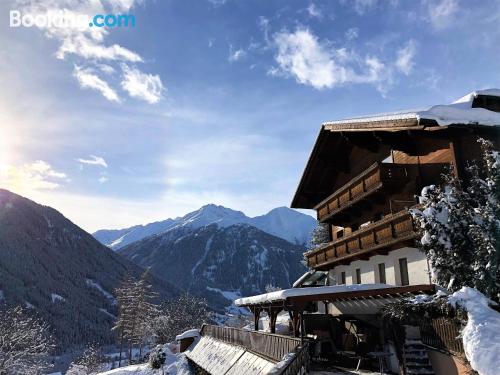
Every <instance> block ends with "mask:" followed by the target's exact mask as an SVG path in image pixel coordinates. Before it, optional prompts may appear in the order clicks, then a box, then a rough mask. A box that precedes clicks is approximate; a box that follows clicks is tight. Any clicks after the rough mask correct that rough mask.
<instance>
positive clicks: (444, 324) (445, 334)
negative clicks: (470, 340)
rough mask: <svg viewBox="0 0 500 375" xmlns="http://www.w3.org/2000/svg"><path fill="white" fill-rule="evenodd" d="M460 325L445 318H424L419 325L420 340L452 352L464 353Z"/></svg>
mask: <svg viewBox="0 0 500 375" xmlns="http://www.w3.org/2000/svg"><path fill="white" fill-rule="evenodd" d="M461 328H462V327H461V325H460V324H459V323H456V322H453V321H450V320H449V319H445V318H437V319H426V320H424V321H423V322H422V323H421V325H420V332H421V337H422V342H423V343H424V344H426V345H429V346H431V347H433V348H436V349H439V350H445V351H448V352H452V353H464V347H463V344H462V338H461V337H460V329H461Z"/></svg>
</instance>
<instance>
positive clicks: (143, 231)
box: [94, 203, 316, 249]
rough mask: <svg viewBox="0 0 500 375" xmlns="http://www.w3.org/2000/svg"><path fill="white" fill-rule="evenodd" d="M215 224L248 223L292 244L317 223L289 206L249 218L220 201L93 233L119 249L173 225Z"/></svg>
mask: <svg viewBox="0 0 500 375" xmlns="http://www.w3.org/2000/svg"><path fill="white" fill-rule="evenodd" d="M211 224H216V225H217V226H218V227H220V228H225V227H229V226H231V225H234V224H247V225H251V226H254V227H256V228H258V229H260V230H262V231H264V232H267V233H269V234H272V235H274V236H277V237H280V238H283V239H285V240H287V241H289V242H292V243H300V244H303V243H306V242H307V241H308V240H309V236H310V234H311V232H312V230H313V229H314V227H315V226H316V220H315V219H314V218H312V217H311V216H309V215H304V214H302V213H300V212H298V211H295V210H292V209H291V208H288V207H277V208H274V209H272V210H271V211H269V212H268V213H267V214H265V215H261V216H256V217H253V218H251V217H248V216H246V215H245V214H244V213H243V212H241V211H237V210H233V209H231V208H228V207H224V206H221V205H217V204H213V203H210V204H206V205H204V206H202V207H200V208H199V209H197V210H196V211H192V212H190V213H188V214H186V215H184V216H182V217H177V218H175V219H167V220H164V221H160V222H156V223H151V224H147V225H144V226H135V227H131V228H126V229H122V230H119V231H114V232H110V231H104V230H101V231H97V232H96V233H94V236H95V237H96V238H97V239H98V240H99V241H101V242H102V243H103V244H105V245H107V246H110V247H111V248H114V249H120V248H122V247H124V246H126V245H128V244H130V243H132V242H134V241H138V240H140V239H143V238H145V237H148V236H152V235H155V234H161V233H164V232H166V231H170V230H172V229H174V228H179V227H186V228H192V229H197V228H200V227H203V226H207V225H211Z"/></svg>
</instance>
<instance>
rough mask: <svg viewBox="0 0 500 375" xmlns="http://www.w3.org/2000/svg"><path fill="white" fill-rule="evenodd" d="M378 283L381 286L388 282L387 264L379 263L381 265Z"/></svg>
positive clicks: (379, 266)
mask: <svg viewBox="0 0 500 375" xmlns="http://www.w3.org/2000/svg"><path fill="white" fill-rule="evenodd" d="M378 282H379V283H380V284H386V280H385V263H379V265H378Z"/></svg>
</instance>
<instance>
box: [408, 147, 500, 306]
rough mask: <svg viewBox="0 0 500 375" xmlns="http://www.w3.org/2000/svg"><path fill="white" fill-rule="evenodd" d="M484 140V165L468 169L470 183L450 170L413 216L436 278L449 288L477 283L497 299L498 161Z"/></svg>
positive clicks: (424, 194) (425, 193)
mask: <svg viewBox="0 0 500 375" xmlns="http://www.w3.org/2000/svg"><path fill="white" fill-rule="evenodd" d="M480 142H481V144H482V147H483V159H484V160H483V163H482V164H480V165H477V164H472V165H470V166H469V167H468V168H467V173H468V177H469V178H468V179H467V181H466V183H463V182H462V181H460V180H458V178H456V176H455V174H454V173H453V170H452V169H450V170H449V171H448V172H447V173H445V175H444V179H445V184H444V186H434V185H433V186H428V187H426V188H424V189H423V191H422V197H421V203H422V207H421V208H420V209H416V210H412V215H413V217H414V219H415V221H416V223H417V224H418V226H419V227H420V232H421V234H422V239H421V248H422V250H423V251H425V253H426V254H427V256H428V258H429V261H430V263H431V266H432V271H433V278H434V280H435V282H437V283H438V284H440V285H442V286H444V287H447V288H448V289H449V290H451V291H456V290H459V289H460V288H461V287H462V286H469V287H473V288H476V289H478V290H480V291H481V292H483V293H485V294H486V295H488V296H489V297H490V298H493V299H496V300H498V298H499V290H500V289H499V287H500V285H499V265H498V262H499V254H500V245H499V242H500V237H499V234H500V208H499V202H500V194H499V191H498V189H499V186H500V173H499V172H500V161H499V156H498V152H496V151H494V150H493V147H492V145H491V143H489V142H487V141H484V140H480Z"/></svg>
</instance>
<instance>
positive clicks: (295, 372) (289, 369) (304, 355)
mask: <svg viewBox="0 0 500 375" xmlns="http://www.w3.org/2000/svg"><path fill="white" fill-rule="evenodd" d="M309 361H310V358H309V345H308V343H307V342H306V343H304V344H303V345H302V346H301V347H299V348H297V350H296V352H295V353H294V357H293V358H292V359H291V360H290V361H289V362H288V363H287V364H286V365H285V366H284V367H283V368H281V369H279V370H278V371H277V372H276V374H279V375H305V374H308V373H309Z"/></svg>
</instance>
